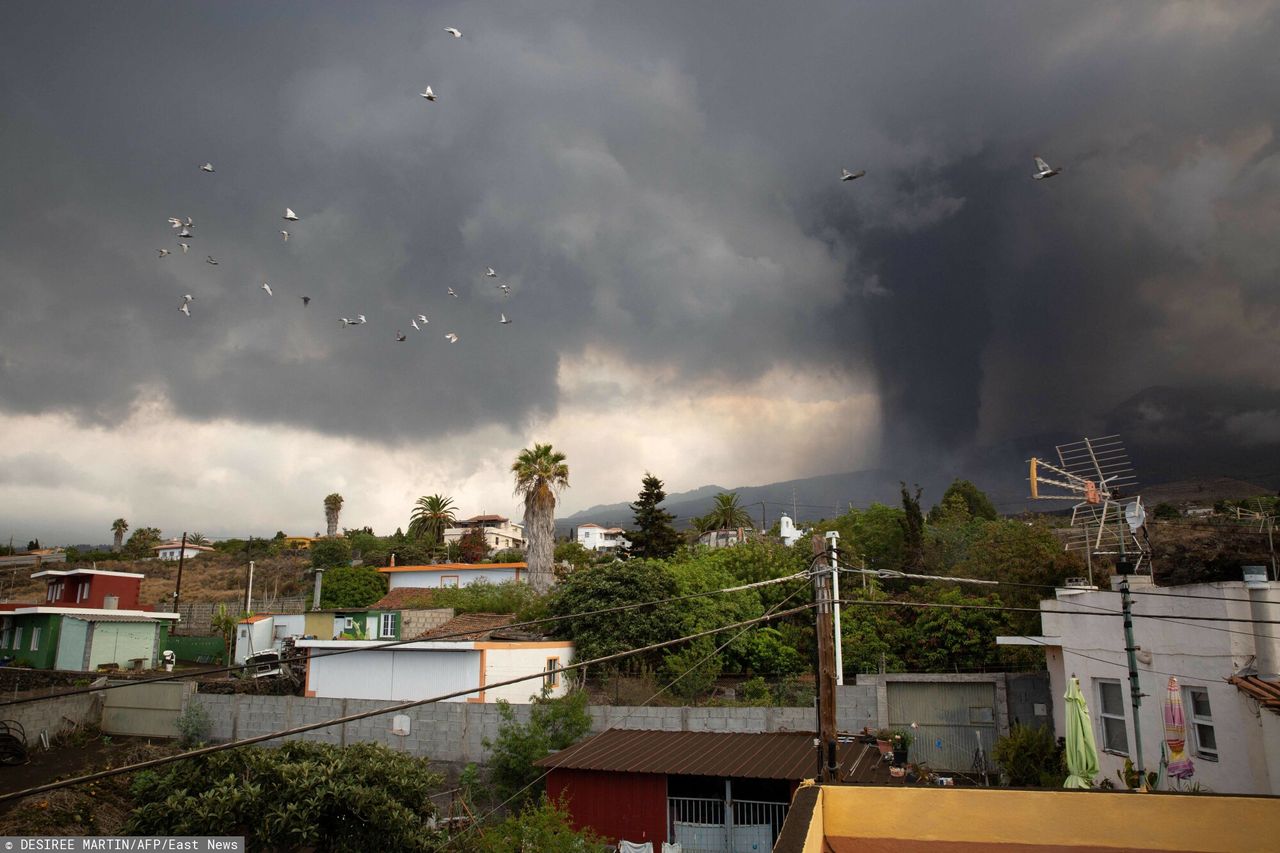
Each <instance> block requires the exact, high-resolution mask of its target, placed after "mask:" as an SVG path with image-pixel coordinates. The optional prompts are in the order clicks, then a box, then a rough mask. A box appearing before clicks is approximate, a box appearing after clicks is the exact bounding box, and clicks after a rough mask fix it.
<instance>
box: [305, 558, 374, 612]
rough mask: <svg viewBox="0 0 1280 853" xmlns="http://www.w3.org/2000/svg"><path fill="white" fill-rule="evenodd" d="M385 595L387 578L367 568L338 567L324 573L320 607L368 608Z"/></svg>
mask: <svg viewBox="0 0 1280 853" xmlns="http://www.w3.org/2000/svg"><path fill="white" fill-rule="evenodd" d="M386 594H387V576H386V575H384V574H382V573H381V572H379V571H378V570H377V569H372V568H369V567H368V566H339V567H338V568H336V569H330V570H329V571H327V572H325V575H324V581H323V583H322V584H321V586H320V606H321V607H368V606H369V605H370V604H373V603H374V602H375V601H377V600H378V599H379V598H382V596H384V595H386Z"/></svg>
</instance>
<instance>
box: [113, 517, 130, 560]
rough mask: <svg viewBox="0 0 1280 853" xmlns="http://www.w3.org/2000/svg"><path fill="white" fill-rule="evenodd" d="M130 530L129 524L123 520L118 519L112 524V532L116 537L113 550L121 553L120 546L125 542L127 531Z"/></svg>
mask: <svg viewBox="0 0 1280 853" xmlns="http://www.w3.org/2000/svg"><path fill="white" fill-rule="evenodd" d="M128 529H129V522H127V521H125V520H124V519H123V518H117V519H116V520H115V521H113V522H111V532H112V534H113V535H114V536H115V541H114V542H113V543H112V544H111V550H112V551H115V552H116V553H119V552H120V545H121V543H123V542H124V534H125V531H126V530H128Z"/></svg>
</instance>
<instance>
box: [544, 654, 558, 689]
mask: <svg viewBox="0 0 1280 853" xmlns="http://www.w3.org/2000/svg"><path fill="white" fill-rule="evenodd" d="M558 669H560V658H547V666H546V668H545V669H544V670H543V672H545V673H546V674H545V675H543V676H542V685H543V686H544V687H548V688H551V689H553V690H554V689H555V688H557V687H559V686H560V673H559V672H557V671H556V670H558Z"/></svg>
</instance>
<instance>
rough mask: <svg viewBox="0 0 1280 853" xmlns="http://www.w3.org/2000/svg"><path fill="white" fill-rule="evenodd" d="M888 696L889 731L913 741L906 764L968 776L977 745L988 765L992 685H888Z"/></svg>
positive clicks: (991, 744)
mask: <svg viewBox="0 0 1280 853" xmlns="http://www.w3.org/2000/svg"><path fill="white" fill-rule="evenodd" d="M886 695H887V697H888V700H889V728H891V729H903V730H904V731H910V732H911V734H912V735H913V740H912V743H911V750H910V752H909V753H908V758H909V760H911V761H913V762H924V763H925V764H928V765H929V767H931V768H932V769H934V770H952V771H957V772H967V771H969V770H972V769H973V766H974V756H975V753H976V751H977V748H978V744H979V743H981V744H982V749H983V752H985V753H986V755H987V757H988V759H990V757H991V749H992V747H994V746H995V741H996V713H995V712H996V686H995V685H994V684H992V683H990V682H975V683H965V682H959V683H957V682H923V683H907V682H894V681H890V682H889V683H888V684H887V685H886ZM912 723H915V724H916V726H917V728H915V729H912V728H911V724H912Z"/></svg>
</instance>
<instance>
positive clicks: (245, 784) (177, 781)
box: [121, 741, 442, 853]
mask: <svg viewBox="0 0 1280 853" xmlns="http://www.w3.org/2000/svg"><path fill="white" fill-rule="evenodd" d="M441 781H442V780H441V777H440V776H439V775H437V774H435V773H432V772H431V771H430V769H429V768H428V766H427V762H426V760H425V759H421V758H415V757H413V756H410V755H406V754H404V753H400V752H397V751H395V750H392V749H388V748H387V747H385V746H381V745H378V744H368V743H361V744H355V745H353V746H347V747H339V746H336V745H333V744H325V743H312V742H307V741H291V742H289V743H285V744H284V745H283V746H280V747H278V748H275V749H264V748H262V747H257V746H252V747H241V748H239V749H231V750H226V751H223V752H217V753H214V754H211V755H206V756H202V757H200V758H198V759H192V760H187V761H179V762H177V763H175V764H171V765H169V766H167V767H164V768H162V769H160V770H156V771H144V772H141V773H138V774H137V775H136V776H135V777H134V782H133V788H132V793H133V796H134V798H135V800H136V802H137V804H138V808H137V809H136V811H134V813H133V815H132V816H131V817H130V818H129V821H128V822H127V823H126V824H125V826H124V828H123V829H122V831H121V834H122V835H243V836H246V840H247V841H248V844H247V847H248V849H252V850H299V849H303V848H310V849H312V850H315V851H335V850H407V851H422V853H428V851H433V850H436V849H437V845H436V841H437V838H436V834H435V832H433V831H432V828H431V826H430V824H429V821H430V819H431V818H432V817H433V816H434V808H433V806H432V804H431V800H430V799H429V798H430V796H431V795H432V794H433V793H435V792H436V791H437V790H438V788H439V786H440V782H441Z"/></svg>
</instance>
